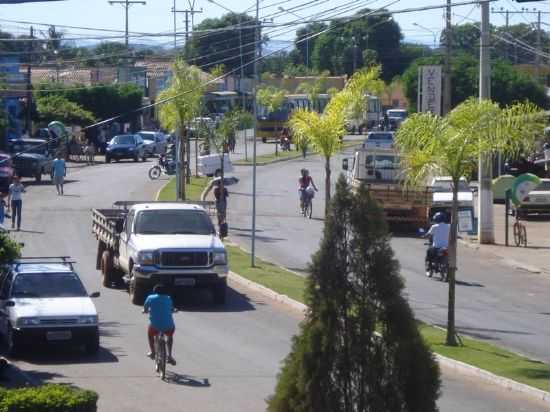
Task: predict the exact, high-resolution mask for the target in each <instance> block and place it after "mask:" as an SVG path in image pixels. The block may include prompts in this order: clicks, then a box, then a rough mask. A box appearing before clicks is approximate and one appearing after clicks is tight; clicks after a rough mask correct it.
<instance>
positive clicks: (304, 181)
mask: <svg viewBox="0 0 550 412" xmlns="http://www.w3.org/2000/svg"><path fill="white" fill-rule="evenodd" d="M300 173H301V176H300V178H299V179H298V192H299V193H300V208H301V209H302V208H303V207H304V200H305V199H306V196H309V194H308V193H307V188H308V187H309V186H312V187H313V189H315V191H316V192H317V191H318V190H317V186H315V183H314V182H313V178H312V177H311V176H310V175H309V170H307V169H302V170H301V171H300Z"/></svg>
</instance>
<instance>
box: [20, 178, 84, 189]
mask: <svg viewBox="0 0 550 412" xmlns="http://www.w3.org/2000/svg"><path fill="white" fill-rule="evenodd" d="M79 182H80V180H76V179H65V181H64V182H63V184H64V185H70V184H71V183H79ZM23 185H24V186H51V187H53V188H54V189H55V185H54V184H53V182H52V181H51V180H49V179H46V180H41V181H40V182H37V181H36V180H25V181H23Z"/></svg>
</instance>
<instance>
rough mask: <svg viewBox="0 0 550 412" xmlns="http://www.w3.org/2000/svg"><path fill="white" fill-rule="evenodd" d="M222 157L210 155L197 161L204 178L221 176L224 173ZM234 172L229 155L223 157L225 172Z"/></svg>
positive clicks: (225, 154)
mask: <svg viewBox="0 0 550 412" xmlns="http://www.w3.org/2000/svg"><path fill="white" fill-rule="evenodd" d="M221 163H222V162H221V156H220V155H219V154H209V155H205V156H199V157H198V159H197V166H198V169H199V174H200V175H203V176H220V175H221V172H222V164H221ZM232 171H233V164H232V163H231V159H230V158H229V153H224V155H223V172H224V174H226V173H231V172H232Z"/></svg>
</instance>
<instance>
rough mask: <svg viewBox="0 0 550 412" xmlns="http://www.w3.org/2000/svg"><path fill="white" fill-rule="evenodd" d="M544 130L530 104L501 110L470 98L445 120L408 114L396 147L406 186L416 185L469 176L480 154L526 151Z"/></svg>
mask: <svg viewBox="0 0 550 412" xmlns="http://www.w3.org/2000/svg"><path fill="white" fill-rule="evenodd" d="M543 130H544V113H543V112H542V111H540V110H539V109H538V108H537V107H536V106H535V105H533V104H531V103H517V104H515V105H513V106H509V107H506V108H500V107H499V106H498V104H497V103H494V102H491V101H489V100H484V101H481V102H479V101H478V100H477V99H473V98H472V99H468V100H467V101H465V102H464V103H462V104H460V105H459V106H457V107H456V108H455V109H453V110H452V111H451V112H450V113H449V114H448V115H447V116H446V117H444V118H442V117H439V116H436V115H433V114H431V113H417V114H414V115H412V116H411V117H410V118H409V119H407V121H406V122H404V123H403V124H402V125H401V127H400V128H399V130H398V132H397V134H396V143H397V146H398V147H399V150H400V152H401V155H402V157H401V159H402V162H403V164H404V166H405V170H406V172H407V181H408V182H409V183H412V184H421V183H423V182H424V180H425V179H426V178H427V177H428V176H430V175H432V174H434V175H445V176H451V177H453V178H455V179H457V180H458V179H459V178H460V177H462V176H466V177H469V176H471V175H472V172H473V171H474V169H475V168H476V167H477V162H478V159H479V156H480V155H484V154H491V153H496V152H500V153H502V154H505V155H506V154H512V155H513V154H517V153H519V152H521V151H523V150H528V149H529V148H530V147H531V146H532V145H533V144H534V141H535V138H536V136H538V135H540V134H541V133H542V132H543Z"/></svg>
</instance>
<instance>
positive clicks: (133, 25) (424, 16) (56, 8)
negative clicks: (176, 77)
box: [0, 0, 550, 45]
mask: <svg viewBox="0 0 550 412" xmlns="http://www.w3.org/2000/svg"><path fill="white" fill-rule="evenodd" d="M173 1H174V0H148V1H147V4H146V5H145V6H143V5H134V6H133V7H131V9H130V31H136V32H147V33H161V32H164V33H166V32H172V31H173V15H172V13H170V10H171V8H172V6H173ZM176 1H177V8H178V9H185V8H189V0H176ZM191 1H192V0H191ZM219 2H220V3H221V4H223V5H224V6H225V7H227V8H229V9H232V10H235V11H243V10H246V9H248V8H251V7H253V6H254V4H255V2H254V1H253V0H247V1H243V0H225V1H224V0H220V1H219ZM306 2H307V3H308V4H307V6H305V8H303V9H300V5H301V4H304V3H306ZM392 2H394V3H395V4H392V5H391V6H389V7H388V8H389V9H390V10H401V9H405V8H410V7H421V6H435V5H442V4H444V2H445V0H397V1H395V0H393V1H392V0H383V1H382V0H378V1H373V0H366V1H361V0H355V2H354V3H353V4H355V5H357V7H361V8H362V7H369V8H371V9H376V8H379V7H383V6H385V5H388V4H390V3H392ZM453 2H456V1H454V0H453ZM348 3H350V0H313V1H312V0H298V1H297V0H287V1H284V0H263V1H261V2H260V7H262V9H261V11H260V17H266V16H267V17H273V18H274V21H275V22H288V21H293V20H296V19H297V18H296V17H295V16H292V15H290V14H288V13H284V12H281V11H279V10H278V7H279V6H280V7H284V8H285V9H287V10H288V9H292V8H293V7H297V8H295V9H294V10H295V12H296V13H297V14H299V15H300V16H302V17H304V18H307V17H308V16H310V15H312V14H313V13H318V12H320V11H323V10H327V9H330V8H334V7H339V6H342V5H345V4H348ZM549 3H550V2H540V3H523V4H518V3H516V2H515V1H513V0H500V1H496V2H494V3H492V7H493V8H495V9H500V8H501V7H502V8H504V9H509V10H513V11H516V10H520V9H521V8H522V6H523V7H525V6H529V9H533V8H535V7H536V8H537V9H539V10H542V11H548V12H550V4H549ZM201 8H202V10H203V13H202V14H198V15H196V17H195V23H199V22H200V21H201V20H203V19H204V18H207V17H219V16H221V15H222V14H224V13H226V11H225V10H224V9H223V8H221V7H219V6H217V5H215V4H212V3H210V2H208V1H207V0H195V9H197V10H200V9H201ZM336 12H337V11H334V12H332V13H336ZM479 16H480V9H479V7H477V6H476V5H469V6H461V7H453V23H460V22H472V21H477V20H479ZM395 18H396V20H397V21H398V22H399V24H400V25H401V28H402V30H403V34H404V36H405V38H406V39H407V40H409V41H413V42H417V43H424V44H428V45H431V44H433V39H434V33H435V35H436V37H438V36H439V32H440V31H441V29H442V27H443V25H444V20H443V10H442V9H439V10H431V11H422V12H414V13H406V14H398V15H396V16H395ZM4 19H7V20H20V21H29V22H35V23H48V24H56V25H71V26H85V27H92V28H108V29H116V30H122V29H123V28H124V11H123V8H122V7H121V6H120V5H112V6H111V5H109V4H108V1H107V0H65V1H59V2H50V3H32V4H20V5H2V6H0V28H1V29H2V30H5V31H11V32H18V33H23V32H28V26H29V25H28V24H26V23H13V22H7V21H4ZM491 19H492V23H493V24H496V25H503V24H504V16H501V15H496V14H495V15H492V16H491ZM535 20H536V16H535V15H514V16H511V20H510V22H511V23H512V24H514V23H525V22H527V21H531V22H533V21H535ZM543 21H547V22H549V23H550V15H548V16H544V17H543ZM414 23H417V24H419V25H421V26H423V27H424V28H420V27H418V26H415V25H414ZM36 28H40V29H42V30H43V31H45V30H46V29H47V28H46V27H44V26H43V27H40V26H36ZM178 29H179V30H181V31H183V30H184V24H183V14H179V15H178ZM62 30H63V31H65V32H66V34H65V35H66V37H74V38H80V37H82V36H85V35H88V36H89V35H91V36H97V35H101V36H103V35H117V33H105V32H103V33H99V32H94V31H85V30H78V29H62ZM271 30H274V29H268V31H271ZM293 30H294V28H287V29H280V30H278V31H276V32H271V35H270V37H271V38H272V39H275V40H291V39H292V38H293ZM122 40H123V39H120V41H122ZM135 41H138V40H134V39H132V40H131V42H135ZM149 41H152V40H149ZM156 41H157V42H164V43H166V44H167V45H169V44H171V42H173V38H172V37H162V38H160V40H156ZM140 42H144V40H143V39H140Z"/></svg>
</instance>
